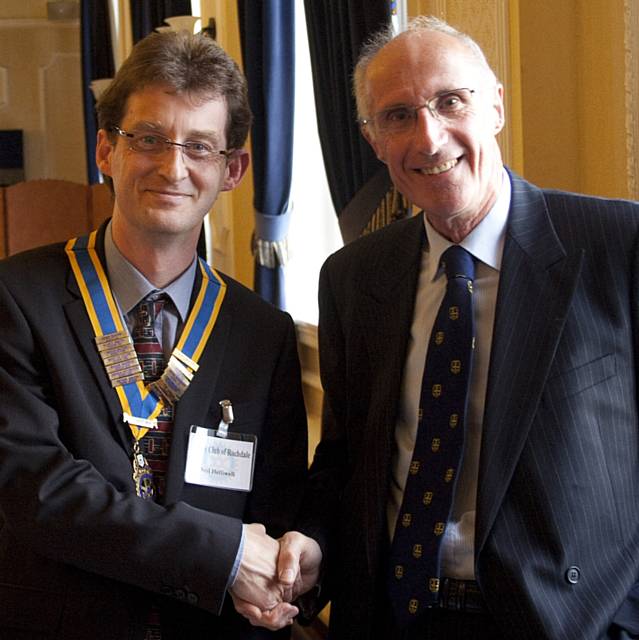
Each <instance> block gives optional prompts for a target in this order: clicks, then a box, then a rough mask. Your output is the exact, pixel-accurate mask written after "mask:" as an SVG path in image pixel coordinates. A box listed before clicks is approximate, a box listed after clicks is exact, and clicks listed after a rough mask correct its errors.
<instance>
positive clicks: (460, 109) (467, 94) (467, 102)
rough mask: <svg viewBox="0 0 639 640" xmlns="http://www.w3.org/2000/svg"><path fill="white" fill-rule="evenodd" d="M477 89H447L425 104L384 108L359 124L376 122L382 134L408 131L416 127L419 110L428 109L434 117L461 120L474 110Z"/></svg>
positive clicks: (361, 120) (446, 120)
mask: <svg viewBox="0 0 639 640" xmlns="http://www.w3.org/2000/svg"><path fill="white" fill-rule="evenodd" d="M474 93H475V89H468V88H467V87H462V88H460V89H446V90H445V91H440V92H439V93H437V94H435V95H434V96H433V97H432V98H429V99H428V100H426V102H424V103H423V104H420V105H417V106H412V105H397V106H394V107H390V108H389V109H383V110H382V111H378V112H377V113H376V114H374V115H372V116H370V117H368V118H360V119H359V120H358V122H359V124H360V125H362V126H364V125H367V124H374V125H375V126H376V127H377V129H378V130H379V131H380V133H382V134H387V133H406V132H411V131H413V130H414V128H415V123H416V122H417V112H418V111H419V110H420V109H428V111H430V114H431V115H432V116H433V118H436V119H437V120H441V121H444V122H450V121H454V120H459V119H461V118H463V117H465V116H466V115H468V114H469V113H470V112H471V110H472V104H473V94H474Z"/></svg>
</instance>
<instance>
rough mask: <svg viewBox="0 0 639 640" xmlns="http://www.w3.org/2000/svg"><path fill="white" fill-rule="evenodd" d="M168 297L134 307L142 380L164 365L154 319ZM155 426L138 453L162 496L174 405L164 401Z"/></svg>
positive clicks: (158, 372) (158, 296)
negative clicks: (145, 463)
mask: <svg viewBox="0 0 639 640" xmlns="http://www.w3.org/2000/svg"><path fill="white" fill-rule="evenodd" d="M167 300H168V298H167V296H166V295H165V294H157V293H152V294H150V295H148V296H147V297H146V298H144V299H143V300H141V301H140V302H138V304H137V305H136V307H135V324H134V327H133V331H132V338H133V346H134V347H135V351H136V353H137V354H138V360H139V361H140V366H141V367H142V372H143V374H144V383H145V384H147V385H148V384H149V382H153V381H155V380H157V379H158V378H159V377H160V376H161V375H162V373H163V371H164V368H165V366H166V360H165V358H164V352H163V351H162V346H161V345H160V342H159V341H158V339H157V336H156V334H155V321H156V318H157V316H158V314H159V313H161V311H162V309H163V308H164V305H165V304H166V302H167ZM157 422H158V426H157V429H151V430H149V432H148V433H147V434H146V435H145V436H144V438H142V440H141V442H140V453H141V454H142V455H143V456H144V457H145V459H146V460H147V461H148V463H149V466H150V467H151V471H152V473H153V485H154V490H155V496H156V498H161V497H162V496H163V495H164V488H165V476H166V467H167V463H168V457H169V449H170V447H171V434H172V430H173V407H172V406H171V405H168V404H165V406H164V408H163V409H162V411H161V413H160V414H159V415H158V417H157Z"/></svg>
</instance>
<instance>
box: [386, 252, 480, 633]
mask: <svg viewBox="0 0 639 640" xmlns="http://www.w3.org/2000/svg"><path fill="white" fill-rule="evenodd" d="M442 264H443V266H444V268H445V271H446V277H447V279H448V282H447V285H446V293H445V295H444V299H443V300H442V303H441V306H440V307H439V311H438V313H437V317H436V319H435V323H434V325H433V330H432V332H431V336H430V341H429V344H428V351H427V354H426V364H425V366H424V374H423V378H422V388H421V396H420V408H419V416H418V423H417V437H416V441H415V448H414V451H413V457H412V460H411V463H410V467H409V472H408V477H407V480H406V487H405V489H404V497H403V501H402V505H401V509H400V512H399V515H398V518H397V523H396V525H395V535H394V537H393V544H392V548H391V558H390V565H391V566H390V568H391V572H390V573H391V575H390V577H389V595H390V597H391V601H392V603H393V609H394V611H395V616H396V619H397V622H398V624H399V625H400V626H406V625H407V624H409V623H410V622H411V621H412V620H414V619H415V618H416V617H417V616H418V615H419V614H421V613H423V612H424V611H425V610H426V609H427V608H429V607H432V606H435V605H436V604H437V601H438V595H439V585H440V561H439V554H440V545H441V541H442V537H443V534H444V531H445V530H446V524H447V522H448V519H449V517H450V511H451V506H452V500H453V495H454V490H455V484H456V480H457V474H458V470H459V467H460V463H461V458H462V451H463V445H464V429H465V417H466V405H467V400H468V386H469V382H470V373H471V367H472V355H473V349H474V342H475V338H474V335H475V334H474V320H473V306H472V293H473V279H474V276H475V265H474V262H473V258H472V256H471V255H470V254H469V253H468V252H467V251H466V250H465V249H464V248H462V247H460V246H457V245H455V246H452V247H449V248H448V249H447V250H446V251H445V252H444V254H443V255H442Z"/></svg>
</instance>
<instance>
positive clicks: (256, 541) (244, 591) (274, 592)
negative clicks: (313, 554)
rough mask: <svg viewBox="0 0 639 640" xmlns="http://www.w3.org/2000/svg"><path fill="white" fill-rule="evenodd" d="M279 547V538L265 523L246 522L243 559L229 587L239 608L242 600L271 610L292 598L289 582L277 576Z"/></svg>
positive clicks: (263, 609) (264, 609)
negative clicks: (287, 586) (274, 535)
mask: <svg viewBox="0 0 639 640" xmlns="http://www.w3.org/2000/svg"><path fill="white" fill-rule="evenodd" d="M279 551H280V545H279V542H278V541H277V540H275V539H274V538H271V537H270V536H269V535H268V534H267V533H266V529H265V528H264V526H263V525H261V524H245V525H244V549H243V552H242V559H241V561H240V567H239V569H238V572H237V576H236V577H235V581H234V582H233V585H232V587H231V588H230V590H229V591H230V594H231V597H232V598H233V601H234V603H235V604H236V608H237V603H238V602H249V603H252V604H253V605H255V606H256V607H257V608H259V609H260V610H262V611H270V610H271V609H274V608H275V607H276V606H277V605H278V604H279V603H280V602H283V601H284V600H287V599H290V594H289V593H287V588H286V586H285V585H281V584H280V583H279V581H278V580H277V558H278V555H279ZM286 596H288V598H287V597H286Z"/></svg>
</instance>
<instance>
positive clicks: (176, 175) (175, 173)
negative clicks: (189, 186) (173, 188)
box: [158, 145, 189, 182]
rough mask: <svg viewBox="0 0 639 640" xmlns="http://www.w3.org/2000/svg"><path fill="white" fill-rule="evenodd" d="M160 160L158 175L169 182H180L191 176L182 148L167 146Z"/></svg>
mask: <svg viewBox="0 0 639 640" xmlns="http://www.w3.org/2000/svg"><path fill="white" fill-rule="evenodd" d="M158 160H159V166H158V173H159V174H160V175H161V176H163V177H164V178H165V179H166V180H167V181H168V182H179V181H180V180H183V179H184V178H186V177H187V176H188V175H189V169H188V167H187V166H186V158H185V157H184V153H183V152H182V148H181V147H178V146H173V145H167V148H166V149H165V150H164V151H163V153H161V154H160V156H159V158H158Z"/></svg>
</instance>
